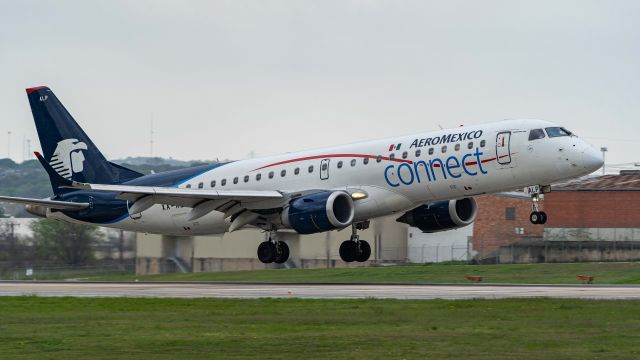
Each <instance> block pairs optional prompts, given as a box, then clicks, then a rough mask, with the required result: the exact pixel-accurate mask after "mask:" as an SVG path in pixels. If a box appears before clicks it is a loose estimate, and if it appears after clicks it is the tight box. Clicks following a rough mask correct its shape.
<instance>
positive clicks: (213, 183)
mask: <svg viewBox="0 0 640 360" xmlns="http://www.w3.org/2000/svg"><path fill="white" fill-rule="evenodd" d="M211 187H212V188H214V187H216V181H215V180H212V181H211Z"/></svg>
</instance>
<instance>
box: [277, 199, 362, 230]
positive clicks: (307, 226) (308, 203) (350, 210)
mask: <svg viewBox="0 0 640 360" xmlns="http://www.w3.org/2000/svg"><path fill="white" fill-rule="evenodd" d="M354 214H355V208H354V206H353V199H351V196H349V194H347V193H345V192H343V191H333V192H331V191H322V192H318V193H315V194H309V195H305V196H302V197H299V198H297V199H293V200H291V202H290V203H289V207H287V208H285V210H284V211H283V212H282V222H283V224H285V225H286V226H287V227H290V228H292V229H293V230H295V231H296V232H298V233H299V234H315V233H319V232H323V231H329V230H334V229H341V228H344V227H347V226H349V225H351V222H352V221H353V216H354Z"/></svg>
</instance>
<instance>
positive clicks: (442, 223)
mask: <svg viewBox="0 0 640 360" xmlns="http://www.w3.org/2000/svg"><path fill="white" fill-rule="evenodd" d="M477 214H478V205H477V204H476V201H475V199H473V198H464V199H460V200H447V201H438V202H435V203H433V204H431V205H422V206H419V207H417V208H415V209H413V210H411V211H408V212H406V213H405V214H404V215H402V216H401V217H400V218H398V220H397V221H399V222H402V223H405V224H408V225H409V226H413V227H417V228H418V229H420V230H422V232H425V233H432V232H438V231H445V230H451V229H457V228H461V227H464V226H467V225H469V224H471V223H472V222H473V221H474V220H475V219H476V215H477Z"/></svg>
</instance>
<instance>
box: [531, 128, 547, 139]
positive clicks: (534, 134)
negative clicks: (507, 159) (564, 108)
mask: <svg viewBox="0 0 640 360" xmlns="http://www.w3.org/2000/svg"><path fill="white" fill-rule="evenodd" d="M542 138H544V131H542V129H533V130H531V131H530V132H529V141H531V140H538V139H542Z"/></svg>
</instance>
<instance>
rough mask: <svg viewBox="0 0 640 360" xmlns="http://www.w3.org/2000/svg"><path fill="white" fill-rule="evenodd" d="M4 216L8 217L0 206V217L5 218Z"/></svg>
mask: <svg viewBox="0 0 640 360" xmlns="http://www.w3.org/2000/svg"><path fill="white" fill-rule="evenodd" d="M5 217H8V216H7V215H6V214H5V213H4V208H3V207H2V206H0V218H5Z"/></svg>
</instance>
